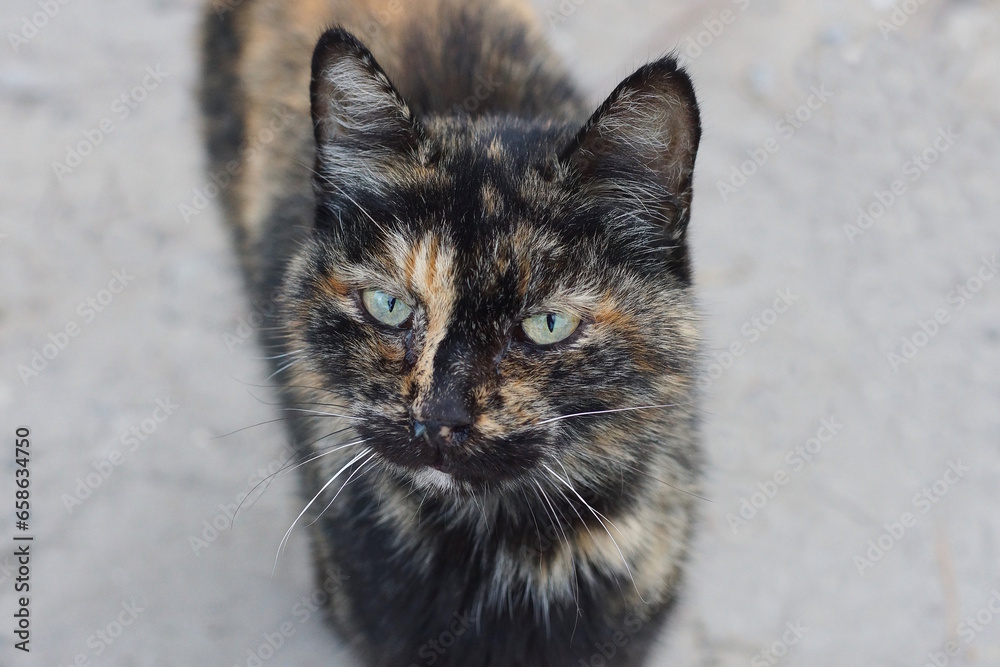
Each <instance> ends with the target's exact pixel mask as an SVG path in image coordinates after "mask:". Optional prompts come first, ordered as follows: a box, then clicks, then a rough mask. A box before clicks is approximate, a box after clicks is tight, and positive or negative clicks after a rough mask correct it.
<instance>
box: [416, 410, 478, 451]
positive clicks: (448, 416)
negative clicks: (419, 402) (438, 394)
mask: <svg viewBox="0 0 1000 667" xmlns="http://www.w3.org/2000/svg"><path fill="white" fill-rule="evenodd" d="M470 426H472V415H470V414H469V411H468V409H466V407H465V405H464V404H462V403H461V402H459V401H454V400H445V401H435V402H433V403H432V404H430V405H424V406H422V409H421V410H420V411H419V412H417V413H415V414H414V415H413V437H414V438H419V439H423V440H425V441H426V442H427V443H429V444H431V445H434V446H436V447H441V446H444V445H449V444H457V443H459V442H461V441H462V440H464V439H465V437H466V436H467V435H468V432H469V427H470Z"/></svg>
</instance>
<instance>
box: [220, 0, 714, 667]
mask: <svg viewBox="0 0 1000 667" xmlns="http://www.w3.org/2000/svg"><path fill="white" fill-rule="evenodd" d="M329 25H338V26H341V27H338V28H334V29H331V30H328V31H326V32H323V29H324V28H325V27H326V26H329ZM203 47H204V65H203V81H202V91H201V101H202V108H203V111H204V114H205V118H206V130H207V140H208V147H209V155H210V159H211V164H210V171H211V172H213V173H226V174H228V175H230V176H231V183H230V185H229V186H227V187H226V188H224V189H223V191H222V193H221V203H222V205H223V208H224V210H225V212H226V215H227V217H228V219H229V222H230V223H231V226H232V229H233V231H234V235H235V239H236V242H237V247H238V250H239V254H240V258H241V260H242V264H243V267H244V269H245V274H246V278H247V282H248V285H249V287H250V290H251V294H252V295H253V298H254V300H255V301H257V302H258V303H259V304H260V305H261V306H266V308H262V310H265V311H266V312H271V313H273V314H272V316H271V317H270V320H269V322H268V323H267V324H266V325H265V326H264V327H262V328H261V331H260V333H261V339H262V342H263V344H264V345H265V346H266V347H267V349H268V351H269V356H270V357H272V359H273V363H274V376H273V377H274V379H275V382H276V390H277V392H278V393H279V395H280V397H281V399H282V416H283V418H285V419H286V423H287V424H288V426H289V434H290V437H291V440H292V444H293V448H294V450H295V461H294V462H295V463H296V465H297V466H298V468H299V471H300V473H301V480H302V496H301V498H302V505H303V507H302V508H296V509H301V514H300V515H299V517H298V518H297V519H296V523H295V524H293V526H295V525H298V526H301V525H303V524H306V525H308V526H309V530H310V536H311V540H312V545H313V551H314V556H315V557H314V560H315V566H316V582H317V585H318V586H319V587H320V588H322V589H323V590H326V591H327V592H328V593H329V594H330V595H329V600H330V602H329V605H328V611H329V614H330V618H331V621H332V622H333V625H334V626H335V627H336V629H337V630H338V632H339V633H340V635H341V637H342V638H343V639H344V640H345V641H346V642H347V643H348V644H349V645H350V646H352V648H353V649H354V651H355V653H356V655H357V656H358V657H359V659H360V660H361V661H362V662H363V663H364V664H369V665H390V666H393V667H395V666H397V665H404V666H406V665H424V664H426V665H430V664H435V665H454V666H456V667H457V666H462V667H475V666H477V665H481V666H482V667H487V666H490V667H504V666H508V665H510V666H514V665H517V666H523V667H531V666H535V665H537V666H539V667H541V666H542V665H544V666H547V667H553V666H559V665H578V664H580V662H581V661H583V662H584V663H585V664H589V662H590V661H591V658H592V657H593V656H594V655H596V654H595V650H598V648H597V647H607V646H610V647H612V649H613V659H611V658H609V656H608V650H612V649H608V650H602V651H601V656H603V659H604V660H609V659H610V662H611V664H619V665H638V664H640V663H641V661H642V660H643V659H644V657H645V656H646V655H647V654H648V652H649V649H650V647H651V645H652V642H653V639H654V638H655V636H656V633H657V632H658V629H659V627H660V621H662V619H663V618H665V616H666V615H667V613H668V611H669V609H670V606H671V604H672V603H673V600H674V599H675V597H676V592H677V587H678V582H679V579H680V576H681V573H682V571H683V563H684V559H685V554H686V552H687V545H688V541H689V537H690V534H691V531H692V526H693V523H694V514H695V513H694V506H695V501H696V498H697V495H696V493H697V489H698V482H699V468H700V449H699V446H698V438H697V427H696V424H697V408H696V398H697V397H696V392H695V389H694V377H695V373H696V359H697V352H698V333H697V317H696V312H695V308H694V305H693V296H692V293H691V291H692V276H691V264H690V257H689V252H688V247H687V240H686V230H687V224H688V221H689V218H690V209H691V196H692V177H693V167H694V159H695V155H696V152H697V148H698V143H699V139H700V125H699V117H698V109H697V104H696V102H695V98H694V91H693V88H692V85H691V82H690V80H689V79H688V78H687V76H686V75H685V73H684V72H683V71H682V70H681V69H680V68H679V67H678V66H677V64H676V63H675V62H674V61H673V60H671V59H669V58H664V59H661V60H658V61H655V62H653V63H650V64H648V65H646V66H644V67H642V68H640V69H639V70H637V71H636V72H635V73H634V74H633V75H631V76H630V77H628V78H627V79H625V80H624V81H623V82H622V83H621V84H620V85H619V86H618V87H617V88H616V89H615V90H614V91H613V92H612V93H611V95H610V96H609V97H608V99H607V101H606V102H605V103H604V104H602V105H601V106H600V107H599V108H598V109H597V110H596V111H594V112H593V113H592V114H589V115H588V112H589V111H590V110H588V109H585V108H584V107H583V104H582V102H581V99H582V97H581V96H580V95H579V94H578V93H577V92H576V90H575V89H574V87H573V85H572V82H571V80H570V77H569V76H568V75H567V74H566V72H565V70H564V68H563V67H562V65H561V64H560V63H559V62H558V60H557V59H556V58H555V57H554V55H553V54H552V52H551V50H550V49H549V48H548V47H547V46H546V44H545V40H544V38H543V36H542V34H541V32H540V31H539V30H538V28H537V27H536V26H535V25H534V21H533V18H532V12H531V10H530V9H529V8H527V7H525V6H523V5H522V4H520V3H519V2H515V1H514V0H510V1H506V0H505V1H503V2H489V3H487V2H484V1H481V0H476V1H474V2H462V1H459V0H433V1H429V2H426V3H402V2H398V1H396V0H356V1H347V0H329V1H312V0H309V1H306V0H293V1H290V2H279V1H278V0H246V1H245V2H243V3H241V4H239V5H238V6H236V7H235V8H227V9H225V11H221V12H215V11H209V12H208V13H207V15H206V22H205V33H204V42H203Z"/></svg>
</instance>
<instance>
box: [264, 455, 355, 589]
mask: <svg viewBox="0 0 1000 667" xmlns="http://www.w3.org/2000/svg"><path fill="white" fill-rule="evenodd" d="M371 451H372V450H371V448H370V447H365V449H364V451H362V452H361V453H360V454H358V455H357V456H355V457H354V458H353V459H351V460H350V461H348V462H347V464H346V465H344V467H343V468H341V469H340V470H338V471H337V474H335V475H334V476H333V477H331V478H330V479H329V480H327V482H326V484H324V485H323V486H322V488H320V490H319V491H317V492H316V495H315V496H313V498H312V500H310V501H309V502H308V503H306V506H305V507H303V508H302V511H301V512H299V515H298V516H297V517H295V520H294V521H292V525H291V526H289V527H288V530H287V531H285V535H284V536H283V537H282V538H281V542H280V543H279V544H278V552H277V553H276V554H274V567H272V568H271V574H272V575H273V574H274V572H275V570H277V569H278V558H279V557H280V556H281V552H282V551H283V550H284V548H285V544H286V543H287V542H288V537H289V536H290V535H291V534H292V530H293V529H294V528H295V524H297V523H298V522H299V519H301V518H302V516H303V515H304V514H305V513H306V512H308V511H309V508H310V507H312V505H313V503H315V502H316V500H317V499H318V498H319V497H320V496H321V495H322V494H323V492H324V491H326V490H327V489H328V488H329V487H330V485H331V484H333V483H334V482H335V481H336V480H337V478H338V477H340V475H341V474H342V473H343V472H344V471H345V470H347V469H348V468H350V467H351V466H352V465H354V464H355V463H357V461H358V459H360V458H361V457H363V456H367V455H368V454H370V453H371Z"/></svg>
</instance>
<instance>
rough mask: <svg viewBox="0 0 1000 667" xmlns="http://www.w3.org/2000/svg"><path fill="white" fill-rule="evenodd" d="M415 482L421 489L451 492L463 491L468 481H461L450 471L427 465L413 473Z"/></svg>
mask: <svg viewBox="0 0 1000 667" xmlns="http://www.w3.org/2000/svg"><path fill="white" fill-rule="evenodd" d="M413 483H414V484H416V485H417V487H419V488H421V489H429V490H436V491H443V492H446V493H448V492H451V493H461V492H462V489H463V488H465V487H467V483H466V482H464V481H460V480H459V479H457V478H456V477H455V475H453V474H451V473H450V472H444V471H442V470H438V469H437V468H432V467H430V466H427V467H425V468H422V469H421V470H417V471H416V472H414V473H413Z"/></svg>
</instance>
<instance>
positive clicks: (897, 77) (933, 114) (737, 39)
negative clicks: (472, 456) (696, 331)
mask: <svg viewBox="0 0 1000 667" xmlns="http://www.w3.org/2000/svg"><path fill="white" fill-rule="evenodd" d="M538 4H539V11H540V12H541V16H542V19H543V21H545V22H546V24H547V26H548V30H549V32H550V34H551V35H552V39H553V42H554V43H555V44H556V46H557V47H558V49H559V50H560V51H561V52H562V53H564V54H565V56H566V58H567V60H568V62H570V63H571V65H572V68H573V70H574V71H575V73H576V74H577V76H578V78H579V80H580V82H581V84H582V85H583V86H584V87H585V89H586V90H587V91H589V92H590V94H591V96H592V99H593V100H594V103H595V105H596V104H597V103H598V102H599V101H600V99H601V98H602V97H603V96H604V95H606V94H607V92H609V91H610V90H611V88H612V87H613V86H614V85H615V84H616V83H617V81H618V80H620V79H621V78H622V77H624V76H625V75H627V74H628V73H629V72H630V71H631V70H632V69H633V68H634V67H636V66H637V65H639V64H641V63H642V62H643V61H645V60H646V59H648V58H651V57H655V56H657V55H659V54H661V53H663V52H664V51H666V50H668V49H671V48H677V49H678V50H679V52H680V54H681V55H682V56H683V58H684V59H685V60H686V61H687V62H688V64H689V69H690V71H691V73H692V75H693V76H694V78H695V80H696V82H697V86H698V91H699V95H700V99H701V102H702V108H703V114H704V128H705V133H704V140H703V144H702V146H703V148H702V152H701V154H700V156H699V158H698V169H697V176H696V182H697V194H696V197H695V206H694V218H693V222H692V236H691V241H692V244H693V247H694V257H695V264H696V272H697V276H698V284H699V292H700V299H701V305H702V308H703V311H704V315H705V325H704V331H705V335H706V341H707V342H706V364H705V369H706V370H705V381H704V383H703V384H704V386H705V404H704V415H705V426H704V435H705V442H706V446H707V448H708V452H709V455H710V459H711V469H710V474H709V478H708V482H707V488H706V495H707V497H708V498H709V501H708V502H705V503H704V505H703V507H702V510H703V521H702V525H701V531H700V535H699V538H698V542H697V546H696V550H695V554H694V556H693V557H692V561H691V569H690V577H689V579H688V582H687V587H686V594H685V598H684V600H683V603H682V604H681V605H680V608H679V612H678V614H677V616H676V617H675V621H674V623H673V624H672V626H671V627H670V629H669V631H668V632H667V633H666V634H665V635H664V640H663V646H662V647H661V650H660V651H659V652H658V653H657V655H656V657H655V659H654V660H653V661H652V664H654V665H702V666H705V667H708V666H713V667H729V666H737V665H744V666H745V665H751V667H757V666H759V665H789V666H791V665H802V666H808V667H816V666H827V665H831V666H832V665H838V666H846V665H850V666H854V667H890V666H891V667H895V666H901V667H902V666H910V667H921V666H923V665H937V666H941V665H946V664H947V665H1000V619H998V618H997V617H998V615H1000V484H998V483H997V479H998V472H1000V280H998V279H997V273H998V271H1000V269H998V267H997V256H998V253H1000V224H998V214H997V211H998V209H1000V188H998V185H997V182H998V176H1000V132H998V128H1000V4H998V3H997V2H996V0H979V1H976V0H965V1H958V0H955V1H946V0H922V1H920V2H918V1H917V0H900V1H899V2H898V3H897V4H896V5H893V4H892V3H891V2H889V0H870V1H868V2H863V1H861V0H848V1H847V2H833V1H827V2H810V3H804V2H800V3H793V2H791V0H715V1H712V2H699V3H694V2H671V3H665V2H662V0H658V1H656V2H654V1H653V0H631V1H628V2H625V1H623V2H616V3H612V2H605V1H602V0H561V1H559V0H539V3H538ZM198 5H199V3H198V2H196V1H195V0H130V1H126V0H101V1H100V2H98V0H6V1H5V2H4V3H3V5H2V7H0V26H2V29H3V33H4V40H3V43H2V44H0V127H3V128H4V132H3V138H2V140H0V141H2V149H0V284H2V285H3V289H2V290H0V415H2V420H0V428H2V429H3V433H4V435H3V438H4V440H3V441H4V442H6V443H7V445H6V446H5V448H4V451H5V454H4V455H3V456H2V457H0V498H2V500H0V505H2V507H3V508H4V509H3V510H2V511H0V540H2V541H0V611H2V613H0V618H3V619H5V620H3V621H2V622H0V638H2V644H0V647H2V648H0V665H18V666H20V665H30V666H34V665H39V666H41V665H45V666H52V665H67V666H68V665H88V664H90V665H115V666H139V665H181V666H185V667H186V666H189V665H199V666H200V665H220V666H225V667H230V666H233V665H243V666H247V665H260V664H270V665H319V664H333V665H342V664H347V663H346V662H345V660H344V658H343V656H342V653H341V652H340V651H339V649H338V647H337V646H336V644H335V643H334V641H333V639H332V638H331V637H330V635H329V634H328V632H327V631H326V629H325V627H324V626H323V625H322V624H321V623H319V622H317V619H316V616H315V614H314V613H313V611H312V609H313V607H312V602H311V601H310V595H311V593H312V591H311V581H310V573H309V567H308V560H307V557H306V548H305V547H306V545H305V533H304V532H303V531H297V532H296V533H294V534H293V539H292V541H291V545H290V548H289V550H288V552H287V553H286V554H285V555H284V556H282V558H281V559H280V560H279V561H278V564H277V567H276V569H274V571H273V573H272V567H273V566H274V556H275V550H276V547H277V545H278V542H279V540H280V538H281V535H282V534H283V533H284V531H285V529H286V528H287V526H288V525H289V523H290V521H291V519H292V518H293V517H294V516H295V514H296V513H297V510H298V509H299V506H298V505H297V504H296V501H295V500H294V497H293V496H294V483H293V478H292V477H280V478H278V479H277V480H276V481H275V482H274V483H273V484H271V485H270V486H269V488H268V489H267V491H266V492H265V493H263V495H261V496H260V497H259V499H258V500H257V502H255V503H253V504H252V505H251V506H249V507H244V509H243V510H241V511H240V513H239V516H238V518H237V520H236V521H235V525H232V526H230V523H231V521H230V519H229V515H230V514H231V513H232V508H233V506H234V505H235V504H236V503H238V502H239V500H240V499H242V498H243V497H244V496H245V495H246V493H247V492H248V491H249V490H250V489H251V488H253V487H254V485H255V484H256V481H257V480H258V479H259V478H260V477H261V476H262V475H263V474H267V471H268V470H269V469H271V470H273V469H274V468H276V466H278V465H280V463H281V461H282V458H283V455H282V435H281V431H280V429H279V428H278V426H277V425H276V424H271V423H267V421H268V420H270V419H274V418H275V417H276V415H277V413H276V410H275V408H274V407H273V406H272V405H270V403H271V402H273V399H272V397H271V396H270V394H269V392H268V390H267V389H266V388H265V387H262V386H261V385H265V384H266V383H267V379H266V371H265V367H266V366H265V362H264V361H262V360H261V359H260V357H261V356H262V353H261V352H260V350H258V349H257V347H256V346H255V343H254V342H253V339H252V337H251V338H249V339H246V337H245V334H247V333H249V332H250V331H251V330H252V329H253V320H254V311H253V309H252V307H251V306H250V304H249V303H248V302H247V299H246V297H245V296H244V291H243V288H242V285H241V282H240V277H239V275H238V273H237V269H236V265H235V262H234V257H233V254H232V251H231V248H230V244H229V239H228V237H227V234H226V230H225V228H224V227H223V224H222V221H221V219H220V215H219V212H218V210H217V209H216V208H215V207H214V205H213V206H210V207H208V208H206V209H205V210H204V211H203V212H201V213H199V214H198V215H196V216H194V217H191V218H190V219H188V220H185V219H184V217H183V216H182V215H181V213H180V210H179V207H180V205H181V204H188V205H191V204H192V203H193V202H194V200H195V197H196V192H197V191H202V190H203V189H204V188H205V186H206V183H207V181H206V177H205V175H204V173H203V157H202V150H201V146H200V143H199V135H198V131H197V126H198V116H197V113H196V109H195V105H194V102H193V99H192V90H193V88H194V85H195V74H196V61H195V41H194V34H195V27H196V22H197V18H198ZM46 8H48V12H49V14H51V16H49V15H46V14H45V11H46ZM123 96H124V97H123ZM81 143H83V144H88V143H89V144H90V146H89V147H88V146H84V148H83V149H82V151H81V152H83V151H86V152H87V153H88V154H87V155H81V156H79V159H76V158H74V157H73V156H72V155H67V152H68V150H69V149H68V147H75V146H79V145H80V144H81ZM88 148H89V150H88ZM57 163H58V164H57ZM32 364H34V369H35V370H34V372H36V373H37V374H31V373H29V372H26V371H25V370H24V369H30V368H32ZM258 423H261V425H259V426H255V427H253V428H250V429H247V430H242V431H239V430H238V429H242V428H244V427H248V426H251V425H254V424H258ZM19 425H24V426H27V427H29V428H30V433H31V436H30V437H31V447H30V450H31V480H32V486H31V494H32V495H31V502H32V506H31V519H30V530H29V531H28V533H30V534H33V535H34V536H35V541H34V542H33V543H32V547H31V549H32V552H31V553H32V558H31V574H30V577H31V579H30V586H31V602H30V612H31V630H32V635H31V644H30V647H31V652H30V654H23V653H21V652H19V651H15V650H13V649H11V646H12V643H13V640H14V637H13V635H12V631H13V625H14V623H13V620H12V619H13V617H12V614H13V613H14V609H15V595H14V584H15V581H14V579H15V578H16V576H17V572H16V568H15V565H16V563H15V559H14V557H13V553H14V549H15V547H14V543H13V542H12V541H11V537H12V536H13V535H14V534H15V532H17V533H20V531H17V530H16V528H15V526H14V517H13V509H12V507H11V505H12V503H13V498H12V496H13V494H14V486H13V480H14V466H15V463H14V449H13V445H12V443H13V434H14V430H15V427H16V426H19ZM234 431H235V433H233V434H232V435H226V434H229V433H232V432H234ZM255 495H256V494H255ZM21 534H23V533H21ZM272 645H279V647H278V648H272ZM596 651H597V649H596V648H595V657H594V659H593V660H592V661H591V663H592V664H593V665H599V664H603V663H602V660H603V658H602V657H601V655H600V654H599V653H597V652H596Z"/></svg>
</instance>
